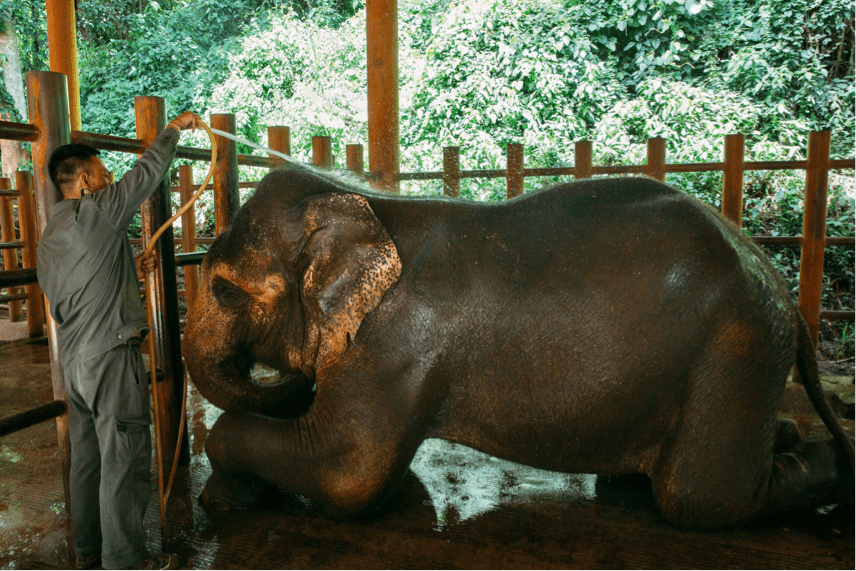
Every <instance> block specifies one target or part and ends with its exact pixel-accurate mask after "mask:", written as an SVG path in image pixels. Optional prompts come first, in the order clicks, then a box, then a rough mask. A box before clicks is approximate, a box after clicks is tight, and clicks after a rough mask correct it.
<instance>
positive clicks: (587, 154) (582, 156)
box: [574, 141, 592, 180]
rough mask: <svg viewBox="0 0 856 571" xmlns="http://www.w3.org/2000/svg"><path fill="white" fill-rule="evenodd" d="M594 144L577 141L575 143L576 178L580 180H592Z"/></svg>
mask: <svg viewBox="0 0 856 571" xmlns="http://www.w3.org/2000/svg"><path fill="white" fill-rule="evenodd" d="M591 157H592V142H591V141H577V142H576V143H574V169H575V171H574V178H575V179H577V180H579V179H583V178H591V175H592V172H591V160H592V158H591Z"/></svg>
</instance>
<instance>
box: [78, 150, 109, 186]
mask: <svg viewBox="0 0 856 571" xmlns="http://www.w3.org/2000/svg"><path fill="white" fill-rule="evenodd" d="M109 181H110V173H109V172H108V171H107V167H105V166H104V163H102V162H101V159H99V158H98V157H89V166H88V168H87V169H86V173H85V178H84V181H83V182H84V186H85V187H86V188H88V189H89V190H91V191H92V192H93V193H95V192H98V191H99V190H101V189H102V188H104V187H105V186H107V184H108V183H109Z"/></svg>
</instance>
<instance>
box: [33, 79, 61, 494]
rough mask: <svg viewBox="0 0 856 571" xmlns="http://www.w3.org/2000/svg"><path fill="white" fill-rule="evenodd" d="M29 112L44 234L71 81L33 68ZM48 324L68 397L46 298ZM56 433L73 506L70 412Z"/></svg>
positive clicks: (54, 368)
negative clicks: (54, 159) (51, 164)
mask: <svg viewBox="0 0 856 571" xmlns="http://www.w3.org/2000/svg"><path fill="white" fill-rule="evenodd" d="M25 77H26V83H27V111H28V114H29V117H30V123H32V124H33V125H35V126H36V127H37V128H38V129H39V138H38V139H37V140H36V141H33V143H32V144H31V147H30V149H31V151H32V157H33V182H34V188H35V191H36V213H37V217H36V220H37V224H38V233H39V236H41V234H42V232H44V229H45V227H46V226H47V224H48V221H49V220H50V218H51V216H52V214H53V205H54V204H55V203H56V202H58V201H60V200H62V196H61V195H60V193H59V190H57V188H56V187H55V186H54V185H53V183H52V182H51V179H50V176H48V161H49V160H50V156H51V153H53V152H54V150H55V149H56V148H57V147H60V146H62V145H66V144H68V143H70V142H71V122H70V119H69V116H68V84H67V83H66V78H65V75H63V74H61V73H55V72H52V71H31V72H28V73H27V74H26V76H25ZM45 311H46V312H47V314H48V315H47V323H48V351H49V353H50V357H51V380H52V382H53V392H54V399H55V400H62V401H64V400H66V393H65V377H64V376H63V371H62V363H60V360H59V345H58V344H57V324H56V322H55V321H54V320H53V318H51V317H50V304H49V303H48V302H47V300H45ZM56 433H57V440H58V441H59V453H60V458H61V462H62V481H63V489H64V492H65V509H66V510H67V511H69V510H70V509H71V502H72V498H71V488H70V487H69V471H70V469H71V441H70V440H69V437H68V415H67V414H64V415H62V416H58V417H57V419H56Z"/></svg>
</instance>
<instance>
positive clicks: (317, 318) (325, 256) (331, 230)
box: [298, 193, 401, 375]
mask: <svg viewBox="0 0 856 571" xmlns="http://www.w3.org/2000/svg"><path fill="white" fill-rule="evenodd" d="M304 203H305V205H306V209H305V211H304V214H303V220H304V224H305V227H304V230H305V234H304V236H305V237H306V238H305V239H306V242H305V246H304V247H303V250H302V253H301V256H300V258H299V262H298V263H299V267H301V268H304V270H303V272H302V279H301V284H300V289H301V301H302V304H303V307H304V311H305V325H304V326H305V330H304V335H305V337H304V344H303V349H302V361H303V365H304V367H306V368H309V369H314V370H315V375H319V374H320V373H321V372H322V371H323V369H325V368H327V367H329V366H330V365H333V364H335V363H336V362H337V361H338V359H339V358H340V357H341V356H342V354H343V353H344V352H345V351H346V350H347V348H348V346H349V345H350V343H351V341H352V340H353V339H354V337H355V336H356V334H357V330H358V329H359V327H360V324H361V323H362V322H363V319H364V318H365V316H366V315H367V314H368V313H369V312H371V311H372V310H374V309H375V308H376V307H377V305H378V304H379V303H380V300H381V298H382V297H383V294H384V293H385V292H386V290H388V289H389V288H390V287H391V286H392V285H393V284H394V283H395V281H396V280H397V279H398V276H399V274H400V273H401V260H400V259H399V257H398V251H397V250H396V249H395V244H393V242H392V239H391V238H390V237H389V234H387V232H386V229H385V228H384V227H383V225H381V223H380V221H379V220H378V219H377V218H376V217H375V215H374V212H372V209H371V208H370V207H369V203H368V201H367V200H366V199H365V198H364V197H362V196H359V195H356V194H344V193H342V194H338V193H337V194H325V195H321V196H317V197H313V198H310V199H307V200H306V201H305V202H304ZM305 372H308V371H305Z"/></svg>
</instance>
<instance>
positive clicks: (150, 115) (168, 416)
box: [134, 97, 219, 481]
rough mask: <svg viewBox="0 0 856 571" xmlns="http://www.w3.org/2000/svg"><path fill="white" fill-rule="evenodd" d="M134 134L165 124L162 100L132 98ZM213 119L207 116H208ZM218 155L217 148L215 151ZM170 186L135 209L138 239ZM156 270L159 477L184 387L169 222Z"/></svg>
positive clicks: (149, 136)
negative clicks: (138, 217) (138, 220)
mask: <svg viewBox="0 0 856 571" xmlns="http://www.w3.org/2000/svg"><path fill="white" fill-rule="evenodd" d="M134 109H135V112H136V123H137V138H138V139H140V140H142V141H143V142H144V143H145V145H146V146H148V145H150V144H151V143H152V141H154V139H155V137H157V136H158V134H159V133H160V132H161V131H162V130H163V129H164V128H165V127H166V105H165V103H164V100H163V98H162V97H135V98H134ZM212 123H213V121H212ZM218 154H219V152H218ZM171 198H172V197H171V196H170V187H169V183H168V182H167V179H166V178H164V179H163V180H162V181H161V182H160V184H158V187H157V188H156V189H155V191H154V192H153V193H152V195H151V196H150V197H149V198H148V200H146V202H145V203H143V206H142V208H141V218H142V224H141V226H142V233H143V243H144V244H148V242H149V240H151V237H152V235H153V234H154V233H155V232H156V231H157V229H158V228H160V226H161V225H162V224H163V223H164V222H166V221H167V220H169V217H170V215H171V212H172V201H171ZM154 252H155V255H156V256H157V260H158V267H157V269H156V270H155V271H154V272H152V274H150V276H151V277H149V278H147V279H146V302H147V303H149V304H150V305H151V312H152V317H153V319H152V331H151V333H149V335H152V336H153V338H154V344H155V354H156V362H155V363H151V364H150V366H151V367H152V370H154V368H155V367H157V368H159V369H161V370H163V372H164V377H163V381H160V382H159V384H158V387H157V391H153V393H154V394H155V395H156V398H157V403H155V406H157V407H158V410H159V411H160V418H159V424H158V429H159V430H160V440H161V447H160V450H159V451H158V452H159V454H160V457H161V459H162V460H163V466H162V467H163V474H164V481H166V480H167V479H168V478H169V473H170V470H171V468H172V459H173V458H174V457H175V445H176V443H177V442H178V428H179V426H180V423H181V400H182V397H183V388H184V366H183V364H182V362H181V334H180V331H181V329H180V327H179V320H178V292H177V291H176V285H175V284H176V280H175V241H174V237H173V230H172V226H170V227H169V228H167V230H166V231H165V232H164V233H163V234H162V235H161V237H160V239H159V240H158V241H157V243H156V244H155V248H154ZM186 430H187V428H186V427H185V435H184V437H183V438H182V454H181V456H182V458H181V462H182V465H185V466H186V465H187V464H188V463H189V462H190V448H189V447H188V446H187V433H186Z"/></svg>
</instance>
